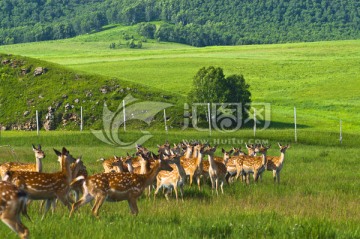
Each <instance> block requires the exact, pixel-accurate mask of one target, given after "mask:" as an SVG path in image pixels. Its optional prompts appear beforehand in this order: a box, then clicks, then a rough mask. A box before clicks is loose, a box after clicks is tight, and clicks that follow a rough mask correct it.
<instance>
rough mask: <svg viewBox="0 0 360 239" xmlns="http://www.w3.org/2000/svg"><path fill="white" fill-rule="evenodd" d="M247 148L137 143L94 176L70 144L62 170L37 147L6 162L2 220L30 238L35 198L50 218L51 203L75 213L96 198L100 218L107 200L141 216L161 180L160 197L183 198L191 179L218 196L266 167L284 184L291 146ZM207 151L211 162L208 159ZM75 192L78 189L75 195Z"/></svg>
mask: <svg viewBox="0 0 360 239" xmlns="http://www.w3.org/2000/svg"><path fill="white" fill-rule="evenodd" d="M246 147H247V150H248V153H247V154H245V153H244V152H242V151H241V150H240V149H238V148H233V149H231V150H230V151H225V150H224V149H222V154H223V157H217V156H215V151H216V149H217V147H216V146H215V147H211V146H210V145H209V144H200V143H197V142H192V143H189V142H182V143H179V144H177V145H174V147H171V146H170V144H169V143H165V144H164V145H161V146H160V145H158V153H157V154H154V153H153V152H151V151H149V150H148V149H146V148H145V147H143V146H140V145H137V146H136V150H137V152H136V153H135V154H134V155H132V156H131V155H129V154H127V156H126V157H124V158H122V157H117V156H114V157H111V158H109V159H100V161H102V165H103V167H104V172H103V173H99V174H95V175H91V176H88V174H87V170H86V167H85V166H84V164H83V162H82V160H81V158H77V159H75V158H73V157H72V155H71V154H70V153H69V151H68V150H67V149H66V148H65V147H64V148H63V149H62V151H61V152H60V151H58V150H56V149H54V151H55V153H56V155H57V157H58V161H59V163H60V168H61V170H60V171H59V172H55V173H44V172H42V161H41V160H42V159H43V158H44V157H45V153H44V152H43V151H42V150H41V146H40V145H39V146H38V147H35V146H34V145H33V151H34V153H35V158H36V163H35V164H25V163H19V162H8V163H4V164H1V165H0V176H1V178H2V181H0V218H1V220H2V221H3V222H4V223H5V224H6V225H7V226H9V227H10V228H11V229H12V230H13V231H15V232H16V233H17V234H18V235H19V236H20V237H21V238H28V237H29V230H28V229H27V227H26V226H25V225H24V224H23V223H22V222H21V219H20V215H21V214H23V215H24V216H26V217H27V218H29V219H30V217H29V216H28V214H27V204H28V203H29V202H30V201H32V200H42V206H44V205H45V208H44V211H43V215H42V218H44V216H45V214H46V213H47V211H48V210H49V209H50V207H51V206H52V208H53V209H54V208H55V203H56V200H60V201H61V202H62V203H63V204H64V205H65V206H67V207H68V209H69V210H70V217H71V216H72V215H73V213H74V212H75V211H76V210H77V209H78V208H79V207H81V206H83V205H85V204H86V203H88V202H90V201H92V200H94V199H95V202H94V204H93V207H92V213H93V215H94V216H96V217H97V216H98V214H99V209H100V207H101V206H102V204H103V203H104V202H105V201H111V202H116V201H123V200H127V201H128V204H129V207H130V210H131V213H133V214H138V207H137V199H138V198H139V197H140V196H141V195H142V194H143V192H144V191H146V194H147V195H148V196H150V192H151V189H152V186H154V187H155V185H154V182H155V180H156V189H155V192H154V199H155V198H156V195H157V194H158V192H159V190H160V189H161V188H163V189H164V192H165V197H166V199H167V200H169V194H170V193H171V192H172V191H174V192H175V197H176V200H178V190H177V189H178V188H179V190H180V194H181V199H182V200H183V194H184V190H183V186H184V184H185V183H186V181H187V177H189V183H190V186H191V185H192V182H193V180H195V181H196V183H197V185H198V188H199V190H201V182H202V181H204V180H206V179H210V181H211V185H212V189H213V190H215V191H216V194H218V187H220V189H221V192H222V193H224V192H223V185H224V182H226V183H229V182H230V181H234V180H235V179H238V178H239V177H240V179H241V180H242V181H245V182H246V183H247V184H249V183H250V174H253V178H254V181H255V182H257V181H258V179H259V177H260V178H261V176H262V174H263V173H264V172H265V171H266V170H268V171H272V172H273V178H274V182H277V183H280V171H281V169H282V167H283V162H284V157H285V151H286V149H287V148H289V147H290V146H289V145H286V146H283V145H281V144H279V147H280V156H268V155H266V153H267V150H268V149H269V148H270V146H268V147H267V146H264V145H246ZM256 154H260V155H259V156H257V155H256ZM205 155H207V159H208V160H206V159H204V156H205ZM70 192H73V194H72V195H73V196H71V194H70ZM80 195H81V198H79V196H80Z"/></svg>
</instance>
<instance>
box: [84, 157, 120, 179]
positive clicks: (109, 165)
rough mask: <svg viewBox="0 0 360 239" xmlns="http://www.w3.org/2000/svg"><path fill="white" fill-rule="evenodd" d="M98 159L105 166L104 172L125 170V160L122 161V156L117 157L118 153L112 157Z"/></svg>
mask: <svg viewBox="0 0 360 239" xmlns="http://www.w3.org/2000/svg"><path fill="white" fill-rule="evenodd" d="M98 161H101V162H102V166H103V167H104V173H110V172H116V173H121V172H124V167H123V162H122V158H121V157H117V156H116V155H114V157H112V158H109V159H104V158H101V159H99V160H98ZM79 176H80V175H79Z"/></svg>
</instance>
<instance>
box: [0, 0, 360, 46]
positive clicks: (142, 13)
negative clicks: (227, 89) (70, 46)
mask: <svg viewBox="0 0 360 239" xmlns="http://www.w3.org/2000/svg"><path fill="white" fill-rule="evenodd" d="M359 7H360V3H359V2H358V1H356V0H343V1H331V0H267V1H262V0H221V1H219V0H209V1H203V0H191V1H190V0H86V1H85V0H56V1H55V0H35V1H25V0H16V1H14V0H3V1H1V2H0V44H13V43H21V42H32V41H44V40H53V39H63V38H69V37H73V36H76V35H79V34H84V33H91V32H96V31H99V30H101V29H102V27H103V26H105V25H108V24H119V23H120V24H126V25H133V24H137V23H140V22H150V21H160V20H161V21H163V22H164V23H163V24H161V26H160V28H158V29H157V30H156V34H154V37H156V38H157V39H158V40H161V41H173V42H179V43H185V44H189V45H193V46H208V45H242V44H271V43H284V42H300V41H320V40H340V39H356V38H359V36H360V31H359V30H360V13H359V11H358V9H359Z"/></svg>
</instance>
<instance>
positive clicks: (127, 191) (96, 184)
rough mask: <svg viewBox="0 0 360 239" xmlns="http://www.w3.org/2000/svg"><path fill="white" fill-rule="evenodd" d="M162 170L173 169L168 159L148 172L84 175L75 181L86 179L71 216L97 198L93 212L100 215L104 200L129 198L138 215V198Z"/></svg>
mask: <svg viewBox="0 0 360 239" xmlns="http://www.w3.org/2000/svg"><path fill="white" fill-rule="evenodd" d="M161 170H168V171H171V170H173V168H172V167H171V166H170V165H169V162H168V161H167V160H164V159H162V156H161V157H160V159H159V160H157V161H156V162H155V163H154V166H153V168H152V169H151V170H150V172H149V173H147V174H135V173H133V174H131V173H100V174H95V175H92V176H89V177H88V178H87V179H84V177H83V176H80V177H78V178H76V179H75V180H74V181H73V182H76V181H81V180H84V183H83V187H84V194H83V196H82V197H81V198H80V200H79V201H77V202H76V203H74V204H73V205H72V210H71V212H70V216H69V217H71V215H72V214H73V213H74V212H75V211H76V210H77V209H78V208H79V207H81V206H83V205H85V204H86V203H88V202H90V201H92V200H93V199H95V203H94V206H93V208H92V213H93V215H94V216H96V217H97V216H98V214H99V209H100V207H101V205H102V204H103V203H104V201H105V200H106V201H110V202H118V201H123V200H127V201H128V203H129V207H130V210H131V212H132V214H135V215H137V214H138V212H139V210H138V207H137V199H138V198H139V197H140V196H141V194H142V193H143V191H144V189H145V188H147V187H148V186H149V185H151V184H152V183H153V182H154V180H155V178H156V176H157V174H158V173H159V172H160V171H161Z"/></svg>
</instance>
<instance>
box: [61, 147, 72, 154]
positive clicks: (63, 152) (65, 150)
mask: <svg viewBox="0 0 360 239" xmlns="http://www.w3.org/2000/svg"><path fill="white" fill-rule="evenodd" d="M69 153H70V152H69V151H68V150H67V149H66V148H65V147H63V148H62V154H63V155H67V154H69Z"/></svg>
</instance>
